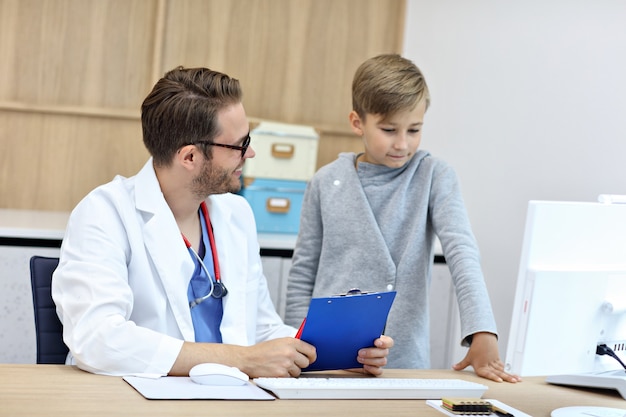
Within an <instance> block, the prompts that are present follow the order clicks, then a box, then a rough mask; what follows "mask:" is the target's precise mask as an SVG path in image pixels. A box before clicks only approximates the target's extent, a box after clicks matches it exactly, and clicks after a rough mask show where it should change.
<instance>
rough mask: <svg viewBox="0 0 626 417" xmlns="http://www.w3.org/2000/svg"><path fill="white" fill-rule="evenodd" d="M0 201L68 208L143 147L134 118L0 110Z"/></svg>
mask: <svg viewBox="0 0 626 417" xmlns="http://www.w3.org/2000/svg"><path fill="white" fill-rule="evenodd" d="M0 126H2V129H1V130H0V196H1V197H2V200H1V201H0V203H1V204H0V206H1V207H4V208H27V209H45V210H70V209H71V208H73V207H74V206H75V205H76V203H78V202H79V201H80V200H81V199H82V198H83V197H84V196H85V195H86V194H87V193H88V192H89V191H91V190H92V189H93V188H94V187H96V186H97V185H99V184H103V183H106V182H108V181H110V180H112V179H113V177H114V175H116V174H120V175H124V176H130V175H133V174H135V173H136V171H137V170H138V169H139V168H140V167H141V166H142V165H143V164H144V163H145V161H146V159H147V158H148V156H149V155H148V153H147V151H146V150H145V148H144V146H143V142H142V140H141V125H140V123H139V121H138V120H123V119H112V118H97V119H94V118H90V117H83V116H65V115H50V114H42V113H26V112H8V111H7V112H2V113H0Z"/></svg>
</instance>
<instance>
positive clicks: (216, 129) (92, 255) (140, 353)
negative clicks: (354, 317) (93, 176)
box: [52, 68, 393, 377]
mask: <svg viewBox="0 0 626 417" xmlns="http://www.w3.org/2000/svg"><path fill="white" fill-rule="evenodd" d="M241 98H242V93H241V90H240V86H239V83H238V81H237V80H235V79H233V78H230V77H228V76H227V75H225V74H221V73H219V72H215V71H211V70H209V69H206V68H193V69H183V68H176V69H174V70H172V71H170V72H168V73H167V74H165V76H164V77H163V78H162V79H161V80H159V81H158V82H157V84H156V85H155V86H154V88H153V90H152V91H151V93H150V94H149V95H148V97H147V98H146V99H145V101H144V103H143V105H142V126H143V136H144V144H145V145H146V147H147V149H148V151H149V152H150V154H151V156H152V157H151V158H150V159H149V160H148V162H147V163H146V164H145V166H144V167H143V168H142V169H141V171H139V173H138V174H137V175H135V176H134V177H131V178H124V177H121V176H118V177H116V178H115V179H113V181H111V182H110V183H108V184H105V185H102V186H100V187H98V188H96V189H95V190H93V191H92V192H91V193H90V194H89V195H87V196H86V197H85V198H84V199H83V200H82V201H81V202H80V203H79V204H78V205H77V207H76V208H75V209H74V210H73V212H72V214H71V216H70V219H69V222H68V226H67V230H66V235H65V238H64V240H63V244H62V247H61V255H60V263H59V267H58V268H57V270H56V271H55V273H54V276H53V281H52V295H53V299H54V301H55V303H56V306H57V313H58V315H59V317H60V319H61V321H62V323H63V337H64V341H65V343H66V344H67V346H68V347H69V349H70V354H69V355H68V363H72V364H76V365H78V366H79V367H80V368H82V369H84V370H87V371H90V372H94V373H101V374H110V375H127V374H135V373H156V374H161V375H167V374H169V375H188V374H189V370H190V369H191V368H192V367H193V366H194V365H196V364H199V363H203V362H215V363H222V364H226V365H230V366H234V367H237V368H239V369H241V370H242V371H243V372H245V373H247V374H248V375H249V376H251V377H259V376H297V375H299V374H300V371H301V369H302V368H305V367H306V366H308V365H309V364H310V363H312V362H313V361H314V360H315V358H316V356H315V348H314V347H313V346H311V345H309V344H307V343H305V342H303V341H301V340H298V339H296V338H294V337H293V336H294V335H295V333H296V329H294V328H292V327H289V326H286V325H285V324H283V322H282V321H281V319H280V317H279V316H278V314H277V313H276V311H275V309H274V306H273V304H272V302H271V300H270V296H269V291H268V287H267V282H266V279H265V277H264V275H263V271H262V266H261V259H260V255H259V246H258V242H257V236H256V226H255V222H254V217H253V213H252V210H251V208H250V206H249V205H248V203H247V202H246V201H245V200H244V199H243V198H242V197H240V196H238V195H235V194H231V193H232V192H236V191H238V190H239V188H240V186H241V185H240V184H241V182H240V177H241V172H242V167H243V164H244V161H245V160H246V159H247V158H252V157H254V150H253V149H252V148H251V147H250V146H249V145H250V136H249V124H248V121H247V118H246V115H245V111H244V108H243V105H242V102H241ZM202 206H205V207H206V208H207V210H206V214H204V213H203V209H202ZM198 254H199V255H198ZM192 278H193V279H192ZM190 280H191V281H193V280H200V281H204V283H205V284H207V285H208V287H207V288H208V290H205V292H206V295H205V294H204V293H202V294H197V293H196V292H195V291H196V290H195V289H194V288H192V286H191V284H190ZM222 288H225V290H224V291H218V290H220V289H222ZM211 289H212V290H211ZM220 293H221V294H220ZM201 306H202V308H200V307H201ZM203 308H206V310H202V309H203ZM194 309H197V310H196V313H195V316H193V314H194V313H193V312H194ZM206 312H210V314H209V313H206ZM192 316H193V317H192ZM392 345H393V340H392V339H390V338H388V337H386V336H381V338H379V339H377V340H376V341H375V347H372V348H367V349H362V350H361V351H360V352H359V356H358V360H359V362H360V363H362V364H363V365H364V367H363V372H366V373H370V374H373V375H379V374H381V373H382V366H384V365H385V363H386V357H387V354H388V349H389V348H390V347H392Z"/></svg>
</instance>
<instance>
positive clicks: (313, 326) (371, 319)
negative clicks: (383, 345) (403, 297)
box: [300, 291, 396, 371]
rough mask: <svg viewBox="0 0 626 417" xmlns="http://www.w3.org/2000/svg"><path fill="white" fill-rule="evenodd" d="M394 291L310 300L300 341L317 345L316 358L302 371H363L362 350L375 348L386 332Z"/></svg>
mask: <svg viewBox="0 0 626 417" xmlns="http://www.w3.org/2000/svg"><path fill="white" fill-rule="evenodd" d="M395 296H396V292H395V291H388V292H374V293H357V294H354V295H351V294H350V293H348V294H347V295H337V296H332V297H320V298H313V299H311V304H310V306H309V312H308V314H307V316H306V319H305V321H304V323H303V328H302V329H301V333H300V339H302V340H304V341H305V342H307V343H310V344H312V345H313V346H315V348H316V350H317V359H316V361H315V362H313V363H312V364H311V365H310V366H309V367H308V368H304V369H303V371H324V370H333V369H351V368H362V367H363V365H362V364H360V363H359V362H357V360H356V358H357V354H358V351H359V349H361V348H364V347H371V346H374V340H376V339H377V338H379V337H380V335H381V334H382V333H383V330H384V329H385V323H386V322H387V316H388V315H389V310H390V309H391V305H392V303H393V300H394V298H395Z"/></svg>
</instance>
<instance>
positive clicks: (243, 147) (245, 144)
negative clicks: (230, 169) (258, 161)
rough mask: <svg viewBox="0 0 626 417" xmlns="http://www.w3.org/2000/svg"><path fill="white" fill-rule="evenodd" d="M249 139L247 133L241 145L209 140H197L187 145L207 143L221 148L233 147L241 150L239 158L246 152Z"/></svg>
mask: <svg viewBox="0 0 626 417" xmlns="http://www.w3.org/2000/svg"><path fill="white" fill-rule="evenodd" d="M250 140H251V139H250V135H249V134H248V136H246V138H245V139H244V140H243V144H242V145H241V146H237V145H227V144H225V143H217V142H211V141H210V140H199V141H197V142H194V143H190V144H189V145H197V144H202V145H207V146H220V147H222V148H228V149H235V150H237V151H241V158H243V157H244V155H245V154H246V152H247V151H248V147H249V146H250Z"/></svg>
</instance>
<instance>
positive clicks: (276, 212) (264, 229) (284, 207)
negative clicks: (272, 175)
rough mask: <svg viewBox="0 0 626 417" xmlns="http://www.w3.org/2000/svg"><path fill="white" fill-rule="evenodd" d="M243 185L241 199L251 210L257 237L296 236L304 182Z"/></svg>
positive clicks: (254, 181)
mask: <svg viewBox="0 0 626 417" xmlns="http://www.w3.org/2000/svg"><path fill="white" fill-rule="evenodd" d="M244 182H245V183H246V184H247V185H246V186H245V187H244V188H243V189H242V190H241V195H243V196H244V197H245V198H246V200H248V202H249V203H250V206H252V211H253V212H254V217H255V219H256V226H257V233H293V234H297V233H298V230H299V227H300V210H301V209H302V199H303V197H304V190H305V188H306V185H307V182H306V181H289V180H275V179H264V178H254V179H251V178H246V179H245V181H244Z"/></svg>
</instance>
